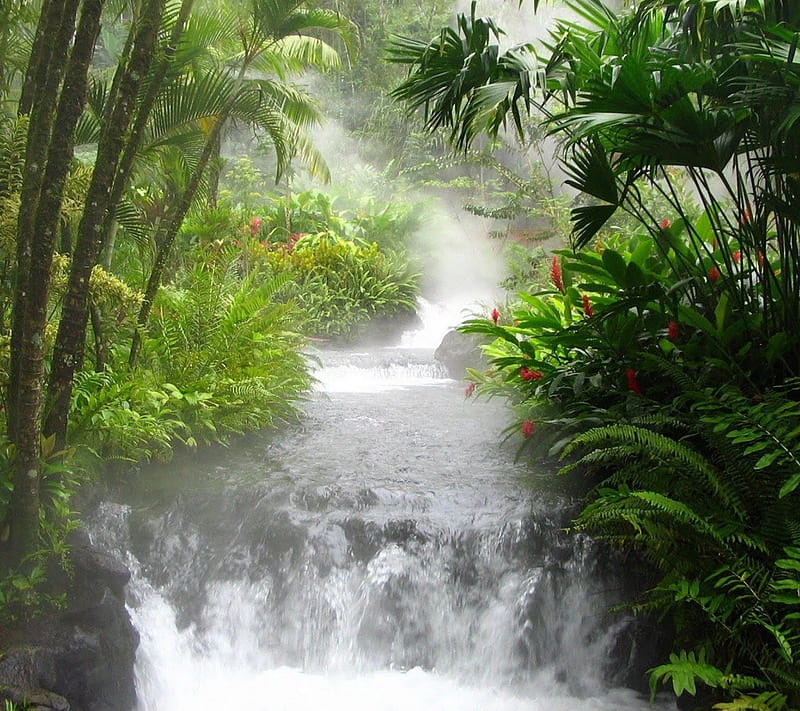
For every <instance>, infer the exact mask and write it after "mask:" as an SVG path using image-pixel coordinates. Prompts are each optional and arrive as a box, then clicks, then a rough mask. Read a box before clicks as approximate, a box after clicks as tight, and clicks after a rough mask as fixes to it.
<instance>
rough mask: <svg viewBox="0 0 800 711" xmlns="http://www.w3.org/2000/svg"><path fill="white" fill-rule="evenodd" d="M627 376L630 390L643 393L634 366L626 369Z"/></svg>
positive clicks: (639, 393) (638, 393)
mask: <svg viewBox="0 0 800 711" xmlns="http://www.w3.org/2000/svg"><path fill="white" fill-rule="evenodd" d="M625 377H626V378H627V379H628V390H630V391H631V392H632V393H636V394H637V395H641V394H642V389H641V388H640V387H639V381H638V380H637V379H636V371H635V370H634V369H633V368H628V369H627V370H626V371H625Z"/></svg>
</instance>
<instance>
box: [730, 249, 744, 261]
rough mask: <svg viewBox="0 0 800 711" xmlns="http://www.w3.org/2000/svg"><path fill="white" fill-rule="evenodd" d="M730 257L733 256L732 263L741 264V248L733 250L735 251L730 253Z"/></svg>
mask: <svg viewBox="0 0 800 711" xmlns="http://www.w3.org/2000/svg"><path fill="white" fill-rule="evenodd" d="M731 257H732V258H733V263H734V264H741V262H742V250H741V249H737V250H736V251H735V252H734V253H733V254H732V255H731Z"/></svg>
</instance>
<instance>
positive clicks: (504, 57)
mask: <svg viewBox="0 0 800 711" xmlns="http://www.w3.org/2000/svg"><path fill="white" fill-rule="evenodd" d="M534 4H535V3H534ZM570 7H571V8H572V10H573V11H574V12H575V14H576V16H577V17H578V18H580V20H579V22H563V23H561V24H560V25H559V26H558V27H557V29H556V30H555V31H554V33H553V35H552V41H551V42H550V44H549V46H548V47H547V48H546V49H545V50H544V51H541V52H540V53H539V55H537V51H536V49H535V48H534V47H533V45H523V46H518V47H513V48H510V49H508V50H505V51H503V50H501V49H500V48H499V45H498V39H499V37H500V32H501V31H500V30H499V28H497V27H496V26H495V25H494V23H493V22H491V20H487V19H484V18H479V17H477V16H476V14H475V10H474V6H473V11H472V14H471V15H469V16H466V15H465V16H461V17H460V18H459V22H458V26H457V28H455V29H447V30H444V31H443V32H442V33H441V34H440V35H439V36H438V37H437V38H436V39H434V40H433V41H432V42H431V43H421V42H414V41H411V40H399V41H398V42H397V43H396V44H395V46H394V47H393V49H392V54H393V58H394V60H395V61H398V62H401V63H404V64H407V65H408V66H409V76H408V78H407V80H406V81H405V82H403V84H401V85H400V86H399V87H398V88H397V90H396V91H395V95H396V97H397V98H399V99H401V100H403V101H405V102H407V103H408V105H409V106H410V107H412V108H422V109H423V110H424V111H425V117H426V120H427V126H428V127H429V128H430V129H436V128H439V127H442V126H443V127H445V128H447V129H449V130H450V132H451V139H452V141H453V142H454V144H456V145H457V146H459V147H460V148H462V149H463V148H466V147H468V146H469V145H470V144H471V143H472V141H473V140H474V139H475V137H476V136H477V135H478V134H480V133H481V132H484V131H486V132H488V133H490V134H494V133H496V132H498V131H499V130H500V129H501V128H502V126H504V125H505V123H506V122H508V123H510V124H511V125H513V126H515V127H516V128H517V129H521V127H522V126H523V115H524V113H525V112H526V111H529V110H533V109H534V108H536V109H537V110H538V111H540V112H541V116H542V120H543V121H544V123H545V125H546V126H547V127H548V128H549V130H550V132H551V133H552V134H554V135H555V136H557V137H558V138H559V139H560V141H561V146H562V153H561V158H562V161H563V165H564V167H565V170H566V172H567V175H568V178H567V183H568V184H569V185H570V186H571V187H572V188H573V189H574V190H576V191H578V194H579V199H578V200H576V202H575V204H574V206H573V208H572V211H571V212H572V214H571V218H572V224H573V231H572V247H573V249H572V250H565V251H562V252H559V253H556V254H555V255H554V256H553V261H552V262H551V281H550V283H549V285H548V286H547V287H546V288H540V290H539V291H538V292H533V293H530V292H527V293H522V294H520V302H519V303H518V304H516V305H512V306H510V307H509V308H506V307H498V308H496V309H495V310H494V311H493V312H492V314H491V315H489V316H488V317H484V318H477V319H472V320H471V321H468V322H467V323H465V324H464V326H463V330H465V331H467V332H473V333H480V334H483V335H484V336H485V337H487V338H488V339H489V344H488V345H487V347H486V350H487V353H488V354H489V355H490V357H491V362H492V368H491V369H490V370H489V371H488V372H486V373H474V374H473V376H474V380H475V382H476V383H477V384H478V391H479V392H481V391H483V392H485V393H489V394H493V393H496V394H503V395H505V396H507V397H509V398H510V399H511V401H512V402H513V403H514V404H515V406H516V407H517V408H518V412H519V421H518V423H517V425H516V427H517V428H519V431H520V432H521V435H522V437H523V438H525V441H526V442H528V443H534V442H537V441H538V443H539V444H542V443H546V444H547V445H548V446H549V447H550V449H551V452H552V453H553V454H554V455H558V456H562V457H564V458H565V467H566V468H567V469H573V468H576V467H577V468H579V469H581V470H583V471H586V472H587V473H588V474H589V475H590V479H589V480H588V481H589V482H590V484H589V485H590V486H592V488H591V491H590V492H589V495H588V499H587V501H588V503H587V505H586V507H585V509H584V510H583V512H582V513H581V514H580V516H579V517H578V518H577V519H576V521H575V526H576V527H577V528H581V529H589V530H592V531H595V532H597V533H599V534H600V535H602V536H604V537H606V538H607V539H608V540H610V541H611V542H612V543H614V544H616V545H619V546H622V547H624V548H626V549H635V550H638V551H640V552H641V553H642V554H643V556H644V558H645V559H646V560H647V561H648V562H649V564H650V566H651V570H652V571H653V575H654V578H653V580H654V582H653V585H652V588H651V589H650V591H649V592H648V594H647V595H645V597H644V598H643V599H642V600H638V601H635V602H634V603H633V604H634V606H635V607H636V608H647V609H654V610H656V611H658V612H659V613H660V614H662V615H664V616H665V618H666V619H668V620H670V621H671V622H672V624H673V628H674V631H675V649H674V651H673V653H672V654H670V655H669V658H668V659H665V660H664V663H663V664H660V665H658V666H656V667H655V668H654V669H652V670H651V685H652V688H653V690H654V691H655V690H657V689H658V688H659V687H660V685H662V684H670V685H671V687H672V689H673V690H674V692H675V693H676V695H679V696H681V695H682V696H686V697H690V696H696V700H695V704H696V705H697V706H698V707H699V708H710V707H712V706H713V707H715V708H728V709H732V708H736V709H791V708H798V707H799V706H800V675H798V673H797V668H798V663H797V656H798V654H800V565H798V559H799V558H800V520H798V514H797V511H798V510H799V509H798V503H799V502H798V487H799V486H800V469H798V463H800V459H798V454H797V452H798V449H799V447H798V438H799V437H800V404H799V401H800V388H799V386H800V380H798V378H799V377H800V360H798V353H800V350H799V348H798V346H799V344H800V341H798V335H797V329H796V325H797V323H798V320H797V319H798V306H799V305H800V293H799V292H798V275H799V274H800V252H798V239H797V238H798V228H800V213H798V212H797V209H798V208H797V206H798V204H800V203H798V200H797V189H798V182H797V179H796V176H795V174H794V172H793V170H794V169H793V168H792V167H791V166H793V165H796V164H797V160H798V155H797V149H798V146H799V145H800V131H799V130H798V125H797V117H798V115H800V114H798V111H797V107H798V104H799V102H800V96H798V88H800V82H798V77H799V76H800V74H799V73H798V63H797V59H796V51H795V50H796V46H797V38H798V36H800V34H798V33H799V32H800V8H797V7H794V6H790V5H789V4H786V3H780V2H769V1H768V0H763V1H760V2H752V3H751V2H737V3H730V2H720V1H718V0H685V1H683V2H669V1H667V0H657V1H655V2H642V3H636V4H635V5H634V6H633V7H632V8H631V9H630V10H628V11H626V12H623V13H619V12H616V11H613V10H611V9H609V8H607V7H605V6H604V5H603V4H602V3H601V2H597V1H595V0H579V1H577V2H572V3H570ZM684 185H688V186H689V187H690V193H691V195H692V196H693V200H687V199H686V193H685V191H684V190H683V186H684ZM653 196H658V197H659V200H658V201H655V200H653ZM621 214H625V215H627V216H628V217H627V220H628V221H627V222H626V225H625V227H624V229H620V230H613V229H612V228H613V227H614V225H615V224H617V223H618V222H619V219H618V218H619V216H620V215H621ZM609 235H612V236H609ZM473 388H474V384H473V385H470V387H469V391H470V392H471V391H472V390H473ZM530 446H532V445H530ZM686 703H687V705H688V706H689V707H691V706H692V702H691V701H687V702H686Z"/></svg>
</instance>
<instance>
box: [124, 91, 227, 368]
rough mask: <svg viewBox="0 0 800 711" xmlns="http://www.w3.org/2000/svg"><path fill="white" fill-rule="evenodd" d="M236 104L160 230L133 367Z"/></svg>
mask: <svg viewBox="0 0 800 711" xmlns="http://www.w3.org/2000/svg"><path fill="white" fill-rule="evenodd" d="M235 94H236V92H234V93H233V96H235ZM232 105H233V99H231V101H230V102H229V103H228V105H227V106H226V107H225V108H224V109H223V111H222V114H221V115H220V116H218V117H217V119H216V122H215V123H214V126H213V127H212V129H211V131H210V132H209V134H208V137H207V138H206V143H205V145H204V146H203V152H202V153H201V154H200V159H199V160H198V161H197V165H196V166H195V168H194V171H193V172H192V175H191V177H190V178H189V182H188V183H187V185H186V188H185V189H184V191H183V193H182V194H181V196H180V198H179V199H178V202H177V203H176V204H175V207H174V209H173V210H170V213H169V215H168V219H167V220H165V226H164V229H163V230H161V231H160V234H158V235H156V244H157V245H158V251H157V253H156V259H155V262H154V264H153V269H152V271H151V272H150V278H149V279H148V280H147V287H146V288H145V291H144V298H143V299H142V305H141V308H140V309H139V315H138V317H137V319H136V326H137V327H136V330H135V331H134V332H133V339H132V341H131V350H130V354H129V356H128V365H129V366H130V367H131V368H135V367H136V364H137V363H138V361H139V353H140V351H141V349H142V333H143V332H144V329H145V328H146V327H147V322H148V321H149V320H150V312H151V311H152V309H153V302H154V301H155V298H156V294H157V293H158V288H159V286H160V285H161V275H162V274H163V273H164V266H165V265H166V263H167V259H169V255H170V252H171V251H172V245H173V244H174V243H175V238H176V237H177V236H178V232H179V231H180V229H181V225H182V224H183V220H184V218H185V217H186V213H187V212H189V208H190V207H191V206H192V201H193V200H194V196H195V193H197V188H198V187H199V186H200V181H201V179H202V177H203V171H204V170H205V169H206V166H207V165H208V161H209V159H210V158H211V156H212V155H213V154H214V147H215V144H216V141H217V139H218V138H219V135H220V133H221V132H222V125H223V123H224V122H225V117H227V115H228V114H229V113H230V109H231V106H232Z"/></svg>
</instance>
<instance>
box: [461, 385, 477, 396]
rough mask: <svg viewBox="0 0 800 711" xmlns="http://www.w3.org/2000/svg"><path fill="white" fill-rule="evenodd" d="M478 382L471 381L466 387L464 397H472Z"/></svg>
mask: <svg viewBox="0 0 800 711" xmlns="http://www.w3.org/2000/svg"><path fill="white" fill-rule="evenodd" d="M477 385H478V384H477V383H470V384H469V385H467V387H465V388H464V397H472V393H474V392H475V387H476V386H477Z"/></svg>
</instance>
